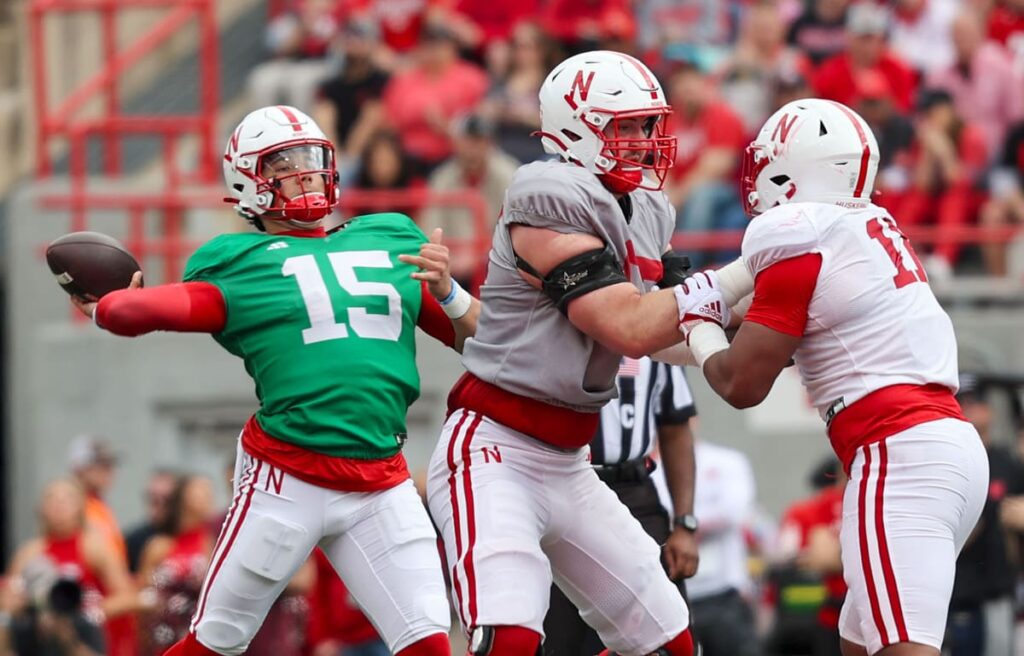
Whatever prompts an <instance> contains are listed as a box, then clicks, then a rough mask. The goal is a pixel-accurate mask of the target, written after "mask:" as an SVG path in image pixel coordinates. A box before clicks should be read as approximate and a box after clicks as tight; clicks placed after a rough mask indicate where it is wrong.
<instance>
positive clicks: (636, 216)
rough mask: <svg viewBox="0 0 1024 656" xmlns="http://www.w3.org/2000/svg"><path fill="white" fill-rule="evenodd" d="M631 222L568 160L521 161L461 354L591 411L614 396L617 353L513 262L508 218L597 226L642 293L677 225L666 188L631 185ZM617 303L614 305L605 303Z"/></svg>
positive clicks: (485, 371) (505, 381)
mask: <svg viewBox="0 0 1024 656" xmlns="http://www.w3.org/2000/svg"><path fill="white" fill-rule="evenodd" d="M630 198H631V201H632V205H633V211H632V218H631V219H630V221H629V223H627V222H626V218H625V216H624V215H623V212H622V209H621V208H620V207H619V204H618V202H617V201H616V200H615V197H614V196H613V195H612V194H611V192H609V191H608V190H607V189H605V188H604V186H603V185H602V184H601V182H600V181H599V180H598V179H597V177H596V176H595V175H594V174H593V173H590V172H589V171H587V170H586V169H584V168H582V167H579V166H576V165H574V164H568V163H565V162H534V163H532V164H527V165H525V166H522V167H520V168H519V170H518V171H517V172H516V175H515V177H514V178H513V179H512V184H511V185H510V186H509V188H508V191H506V192H505V203H504V206H503V210H502V216H501V218H500V219H499V221H498V225H497V227H496V228H495V231H494V241H493V245H492V247H491V252H490V261H489V264H488V268H487V279H486V281H485V282H484V285H483V287H481V289H480V300H481V301H482V303H483V307H482V310H481V313H480V319H479V322H478V323H477V329H476V336H475V337H474V338H473V339H470V340H468V341H467V342H466V346H465V349H464V353H463V356H462V361H463V363H464V364H465V366H466V368H467V369H468V370H469V371H470V372H471V373H473V374H474V375H475V376H477V377H478V378H480V379H481V380H484V381H486V382H488V383H491V384H493V385H496V386H498V387H500V388H502V389H505V390H507V391H509V392H513V393H515V394H519V395H522V396H526V397H529V398H533V399H537V400H540V401H544V402H546V403H550V404H552V405H558V406H564V407H568V408H571V409H573V410H576V411H579V412H597V411H599V410H600V409H601V406H603V405H604V404H605V402H606V401H608V400H609V399H611V398H613V397H614V396H615V374H616V372H617V371H618V368H619V360H620V357H621V356H620V354H618V353H614V352H612V351H611V350H610V349H608V348H606V347H605V346H603V345H601V344H599V343H597V342H596V341H594V340H593V339H592V338H590V337H588V336H587V335H586V334H584V333H583V332H581V331H580V330H578V329H577V328H576V327H575V326H573V325H572V324H571V323H570V322H569V320H568V319H567V318H566V317H565V316H564V315H562V313H561V312H559V311H558V309H557V308H556V307H555V305H554V303H552V302H551V300H550V299H549V298H548V297H547V296H546V295H545V294H544V293H543V292H541V291H540V290H539V289H535V288H534V287H532V286H531V285H530V284H529V283H527V282H526V281H525V280H524V279H523V277H522V276H521V275H520V273H519V271H518V270H517V268H516V262H515V255H514V253H513V251H512V240H511V238H510V236H509V230H508V228H509V225H510V224H514V223H521V224H525V225H530V226H535V227H538V228H548V229H551V230H556V231H558V232H563V233H586V234H592V235H597V236H598V237H600V238H601V239H602V240H603V241H604V242H605V243H606V244H610V245H611V247H612V248H613V249H614V251H615V254H616V256H617V257H618V259H619V262H620V263H621V264H622V267H623V269H624V270H625V272H626V275H627V277H628V278H629V279H630V281H631V282H632V283H633V284H634V285H636V287H637V289H639V290H640V291H641V292H646V291H648V290H649V289H650V288H651V286H652V285H653V284H655V283H656V282H657V281H658V280H660V279H661V275H662V265H661V255H662V253H664V251H665V249H666V248H667V247H668V243H669V239H670V238H671V236H672V230H673V228H674V226H675V212H674V211H673V210H672V207H671V205H670V204H669V202H668V198H667V197H666V196H665V194H664V193H662V192H660V191H658V192H651V191H644V190H637V191H634V192H633V193H631V194H630ZM608 311H609V312H614V311H615V309H614V308H609V309H608Z"/></svg>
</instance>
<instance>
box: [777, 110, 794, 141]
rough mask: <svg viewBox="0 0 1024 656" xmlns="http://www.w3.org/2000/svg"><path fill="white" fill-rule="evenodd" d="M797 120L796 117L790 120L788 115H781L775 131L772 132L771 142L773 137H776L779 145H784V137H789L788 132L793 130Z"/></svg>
mask: <svg viewBox="0 0 1024 656" xmlns="http://www.w3.org/2000/svg"><path fill="white" fill-rule="evenodd" d="M797 118H798V117H797V116H796V115H793V117H792V118H790V116H789V114H783V115H782V118H781V119H779V123H778V125H776V126H775V130H774V131H773V132H772V141H775V137H777V136H778V137H779V143H786V137H788V136H789V131H790V130H791V129H792V128H793V124H794V123H796V119H797ZM780 133H781V134H780Z"/></svg>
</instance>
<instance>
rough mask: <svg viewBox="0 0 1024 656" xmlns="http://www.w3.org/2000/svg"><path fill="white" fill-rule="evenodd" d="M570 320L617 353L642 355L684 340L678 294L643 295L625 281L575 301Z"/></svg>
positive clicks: (664, 290)
mask: <svg viewBox="0 0 1024 656" xmlns="http://www.w3.org/2000/svg"><path fill="white" fill-rule="evenodd" d="M568 316H569V321H571V322H572V323H573V325H575V326H576V327H577V328H579V329H580V330H582V331H583V332H584V333H586V334H587V335H589V336H591V337H593V338H594V339H596V340H597V341H598V342H600V343H601V344H604V345H605V346H606V347H608V348H609V349H611V350H613V351H615V352H616V353H621V354H622V355H626V356H629V357H631V358H639V357H643V356H645V355H648V354H650V353H654V352H655V351H660V350H662V349H665V348H668V347H669V346H672V345H673V344H675V343H677V342H679V341H681V340H682V339H683V335H682V333H680V332H679V306H678V304H677V302H676V297H675V293H674V292H673V290H671V289H663V290H660V291H657V292H653V293H650V294H640V293H639V292H638V291H637V290H636V288H635V287H633V285H632V284H629V283H621V284H617V285H612V286H609V287H605V288H603V289H599V290H597V291H594V292H591V293H589V294H587V295H585V296H581V297H580V298H578V299H575V300H573V301H572V302H571V303H570V305H569V315H568Z"/></svg>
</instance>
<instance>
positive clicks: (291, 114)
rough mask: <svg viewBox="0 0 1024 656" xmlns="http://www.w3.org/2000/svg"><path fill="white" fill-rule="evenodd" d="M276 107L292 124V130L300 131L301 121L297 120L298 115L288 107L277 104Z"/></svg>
mask: <svg viewBox="0 0 1024 656" xmlns="http://www.w3.org/2000/svg"><path fill="white" fill-rule="evenodd" d="M277 108H278V109H280V110H281V113H282V114H284V117H285V118H286V119H288V122H289V123H291V124H292V130H295V131H296V132H302V123H300V122H299V117H298V116H296V115H295V112H293V111H292V110H291V108H290V107H286V106H284V105H278V106H277Z"/></svg>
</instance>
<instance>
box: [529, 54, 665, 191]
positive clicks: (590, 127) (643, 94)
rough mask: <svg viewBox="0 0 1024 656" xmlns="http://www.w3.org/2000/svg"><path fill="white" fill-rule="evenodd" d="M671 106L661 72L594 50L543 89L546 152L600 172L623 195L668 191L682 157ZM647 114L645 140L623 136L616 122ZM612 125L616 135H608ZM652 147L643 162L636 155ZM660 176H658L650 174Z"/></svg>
mask: <svg viewBox="0 0 1024 656" xmlns="http://www.w3.org/2000/svg"><path fill="white" fill-rule="evenodd" d="M671 112H672V109H671V108H670V107H669V106H668V103H666V102H665V94H664V93H663V92H662V90H661V85H660V84H658V80H657V79H656V78H655V77H654V74H652V73H651V71H650V70H649V69H648V68H647V67H646V66H644V64H643V63H641V62H640V61H639V60H637V59H635V58H633V57H630V56H629V55H625V54H622V53H619V52H612V51H610V50H595V51H593V52H585V53H582V54H579V55H575V56H573V57H570V58H569V59H566V60H565V61H563V62H562V63H561V64H559V65H558V66H556V67H555V69H554V70H553V71H551V73H549V74H548V77H547V79H545V80H544V84H543V85H541V87H540V120H541V129H540V131H539V132H538V134H539V135H540V137H541V138H542V140H543V143H544V150H546V151H547V152H549V153H551V154H553V155H561V156H562V157H563V158H564V159H566V160H567V161H570V162H575V163H577V164H580V165H581V166H583V167H585V168H586V169H587V170H588V171H591V172H592V173H594V174H596V175H597V176H598V177H600V178H601V181H602V182H603V183H604V184H605V186H607V187H608V188H609V189H611V190H612V191H613V192H616V193H628V192H630V191H632V190H633V189H637V188H640V189H651V190H658V189H661V188H662V187H663V186H664V184H665V176H666V175H667V174H668V169H669V168H670V167H671V166H672V164H673V163H674V162H675V158H676V138H675V137H673V136H667V135H666V134H665V120H664V119H665V117H666V116H668V115H669V114H670V113H671ZM624 118H638V119H648V121H649V122H645V124H644V125H643V131H644V133H645V134H646V138H645V139H639V140H638V139H635V138H622V137H620V136H619V132H618V121H617V120H616V119H624ZM609 123H611V124H612V125H613V126H614V128H613V129H614V132H613V133H612V134H609V135H605V133H604V130H605V128H606V127H607V126H608V125H609ZM637 151H646V155H644V156H643V157H642V159H641V161H640V162H637V161H635V160H634V159H631V158H629V157H627V155H628V154H629V153H636V152H637ZM648 171H649V172H651V173H653V174H654V175H653V179H651V178H650V177H646V176H645V173H646V172H648Z"/></svg>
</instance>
